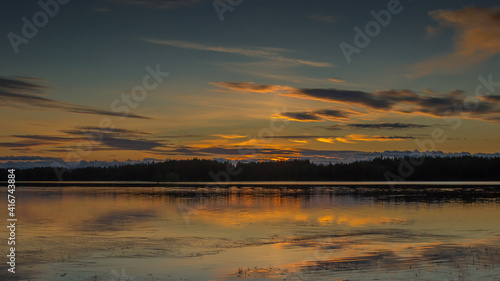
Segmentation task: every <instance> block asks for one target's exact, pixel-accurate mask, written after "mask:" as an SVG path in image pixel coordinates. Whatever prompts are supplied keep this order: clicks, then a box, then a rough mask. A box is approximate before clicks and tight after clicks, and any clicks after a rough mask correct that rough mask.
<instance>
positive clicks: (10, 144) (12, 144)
mask: <svg viewBox="0 0 500 281" xmlns="http://www.w3.org/2000/svg"><path fill="white" fill-rule="evenodd" d="M47 144H53V142H46V141H43V140H27V141H20V142H0V147H6V148H31V147H35V146H40V145H47Z"/></svg>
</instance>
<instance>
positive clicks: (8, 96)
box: [0, 76, 151, 119]
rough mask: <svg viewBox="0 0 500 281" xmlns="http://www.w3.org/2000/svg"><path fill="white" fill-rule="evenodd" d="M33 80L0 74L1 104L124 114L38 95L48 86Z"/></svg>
mask: <svg viewBox="0 0 500 281" xmlns="http://www.w3.org/2000/svg"><path fill="white" fill-rule="evenodd" d="M33 81H36V79H34V78H23V77H17V78H6V77H1V76H0V106H8V107H15V108H20V109H30V110H57V111H63V112H71V113H81V114H93V115H104V116H118V117H121V116H123V114H122V113H120V112H113V111H109V110H104V109H96V108H92V107H89V106H84V105H77V104H71V103H67V102H61V101H56V100H52V99H49V98H45V97H41V96H36V95H34V94H40V93H42V91H43V90H44V89H46V88H45V87H44V86H41V85H39V84H35V83H34V82H33ZM127 117H131V118H138V119H151V118H149V117H145V116H141V115H137V114H129V115H127Z"/></svg>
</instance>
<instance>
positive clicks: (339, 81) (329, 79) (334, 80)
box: [328, 78, 345, 83]
mask: <svg viewBox="0 0 500 281" xmlns="http://www.w3.org/2000/svg"><path fill="white" fill-rule="evenodd" d="M328 81H332V82H335V83H344V82H345V80H342V79H337V78H328Z"/></svg>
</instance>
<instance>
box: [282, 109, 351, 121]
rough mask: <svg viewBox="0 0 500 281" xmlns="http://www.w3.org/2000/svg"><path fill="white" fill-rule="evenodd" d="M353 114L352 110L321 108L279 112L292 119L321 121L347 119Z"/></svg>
mask: <svg viewBox="0 0 500 281" xmlns="http://www.w3.org/2000/svg"><path fill="white" fill-rule="evenodd" d="M354 114H355V113H353V112H347V111H342V110H334V109H321V110H315V111H306V112H283V113H281V114H280V116H281V117H284V118H286V119H289V120H293V121H301V122H311V121H313V122H322V121H325V120H341V119H347V118H349V116H351V115H354Z"/></svg>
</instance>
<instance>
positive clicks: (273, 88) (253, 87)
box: [210, 82, 292, 93]
mask: <svg viewBox="0 0 500 281" xmlns="http://www.w3.org/2000/svg"><path fill="white" fill-rule="evenodd" d="M210 84H212V85H214V86H217V87H219V88H224V89H229V90H236V91H244V92H254V93H274V92H277V91H282V90H290V89H292V88H290V87H286V86H280V85H264V84H255V83H253V82H211V83H210Z"/></svg>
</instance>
